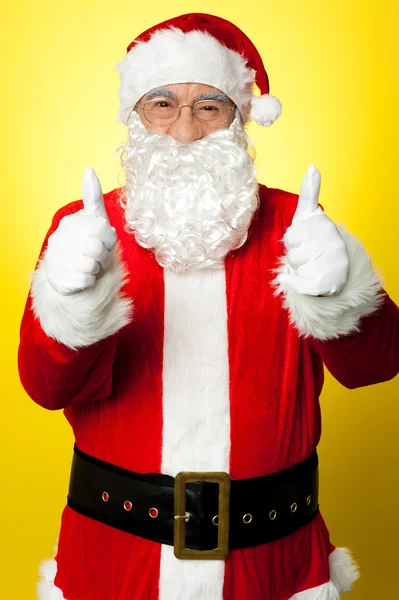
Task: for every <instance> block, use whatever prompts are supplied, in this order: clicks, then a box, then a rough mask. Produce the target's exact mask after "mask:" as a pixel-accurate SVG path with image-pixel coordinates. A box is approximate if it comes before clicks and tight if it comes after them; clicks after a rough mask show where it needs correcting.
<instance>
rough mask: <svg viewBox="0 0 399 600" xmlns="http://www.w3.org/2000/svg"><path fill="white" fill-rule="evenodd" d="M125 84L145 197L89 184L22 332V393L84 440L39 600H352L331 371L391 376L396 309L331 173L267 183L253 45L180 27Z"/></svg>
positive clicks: (271, 102) (145, 41)
mask: <svg viewBox="0 0 399 600" xmlns="http://www.w3.org/2000/svg"><path fill="white" fill-rule="evenodd" d="M119 69H120V72H121V79H122V83H121V92H120V99H121V110H120V117H121V119H122V120H123V121H124V122H125V123H126V124H127V127H128V141H127V143H126V146H125V147H124V148H123V149H122V156H121V158H122V164H123V166H124V168H125V171H126V185H125V187H124V188H123V189H122V190H114V191H113V192H110V193H108V194H106V195H105V197H104V198H103V196H102V193H101V188H100V185H99V182H98V180H97V178H96V176H95V174H94V172H93V171H92V170H90V169H89V170H88V171H87V173H86V174H85V176H84V180H83V204H82V202H81V201H79V202H73V203H71V204H69V205H68V206H66V207H64V208H62V209H61V210H59V211H58V212H57V214H56V215H55V217H54V220H53V223H52V226H51V228H50V230H49V233H48V235H47V236H46V239H45V241H44V244H43V248H42V252H41V256H40V261H39V262H38V265H37V269H36V271H35V274H34V277H33V281H32V288H31V292H30V295H29V298H28V302H27V306H26V309H25V313H24V316H23V322H22V326H21V345H20V353H19V367H20V375H21V380H22V382H23V384H24V386H25V389H26V390H27V392H28V393H29V394H30V396H31V397H32V399H33V400H34V401H35V402H37V403H38V404H40V405H41V406H43V407H45V408H48V409H59V408H63V409H64V412H65V416H66V417H67V419H68V420H69V422H70V423H71V426H72V427H73V430H74V434H75V438H76V447H75V452H74V459H73V467H72V473H71V482H70V488H69V494H68V504H67V506H66V507H65V510H64V512H63V515H62V524H61V532H60V538H59V543H58V550H57V556H56V561H54V560H53V561H49V562H47V563H46V564H45V565H44V566H43V567H42V576H43V580H42V582H41V584H40V587H39V597H40V598H42V599H44V598H45V599H52V600H54V599H62V598H65V599H66V600H110V599H112V600H127V599H129V600H155V599H158V598H159V599H161V600H183V599H184V600H194V599H200V600H221V599H222V598H223V599H225V600H227V599H228V600H243V599H251V600H258V599H259V600H260V599H267V600H271V599H273V600H317V599H321V598H323V599H324V600H333V599H334V600H336V599H337V598H339V596H340V593H341V592H344V591H347V590H348V589H349V588H350V587H351V585H352V583H353V581H354V580H355V579H356V577H357V569H356V566H355V565H354V563H353V561H352V559H351V557H350V554H349V552H348V551H347V550H345V549H343V548H335V547H334V546H333V544H332V543H331V542H330V540H329V534H328V531H327V528H326V525H325V523H324V521H323V518H322V516H321V513H320V511H319V510H318V480H317V454H316V452H315V449H316V446H317V444H318V442H319V439H320V432H321V426H320V407H319V402H318V398H319V395H320V392H321V389H322V385H323V362H324V363H325V364H326V365H327V367H328V368H329V370H330V371H331V372H332V374H333V375H334V376H335V377H336V378H337V379H338V381H340V382H341V383H343V384H344V385H346V386H348V387H357V386H361V385H368V384H371V383H377V382H379V381H385V380H387V379H390V378H392V377H394V376H395V375H396V374H397V373H398V371H399V362H398V356H399V353H398V352H396V348H397V344H398V335H397V333H396V332H397V331H398V326H399V311H398V308H397V307H396V305H395V304H394V303H393V302H392V301H391V300H390V298H389V297H388V296H387V294H386V293H385V292H384V291H383V290H382V289H381V285H380V283H379V280H378V277H377V275H376V274H375V272H374V270H373V268H372V265H371V262H370V259H369V257H368V255H367V253H366V252H365V250H364V249H363V248H362V246H361V245H360V244H359V243H358V242H357V241H356V240H354V239H353V238H352V237H351V236H350V234H348V233H347V232H345V231H344V230H343V229H340V230H338V229H337V228H336V226H335V225H334V224H333V223H332V221H331V220H330V219H329V218H328V217H327V216H326V215H325V214H324V213H323V211H322V210H321V208H320V207H319V205H318V195H319V186H320V176H319V173H318V171H317V169H316V168H315V167H313V166H312V167H310V168H309V170H308V172H307V174H306V175H305V178H304V181H303V184H302V188H301V193H300V195H299V198H298V196H295V195H293V194H289V193H286V192H283V191H280V190H273V189H269V188H267V187H266V186H263V185H260V186H259V185H258V184H257V182H256V179H255V169H254V164H253V160H252V158H251V157H250V155H249V153H248V140H247V137H246V134H245V131H244V129H243V124H245V122H246V121H247V119H248V118H249V115H250V114H251V116H252V118H254V119H255V120H256V121H257V122H259V123H261V124H264V125H270V124H271V123H272V122H273V121H274V120H275V119H276V118H277V117H278V116H279V114H280V110H281V107H280V104H279V102H278V100H277V99H276V98H273V97H271V96H270V95H269V94H268V91H269V88H268V79H267V75H266V72H265V70H264V67H263V65H262V62H261V59H260V57H259V55H258V53H257V51H256V49H255V48H254V46H253V44H251V42H250V40H249V39H248V38H247V37H246V36H245V35H244V34H243V33H242V32H241V31H240V30H238V29H237V28H236V27H235V26H233V25H232V24H231V23H229V22H227V21H224V20H222V19H219V18H217V17H213V16H210V15H202V14H198V15H197V14H190V15H183V16H181V17H177V18H176V19H173V20H172V21H169V22H167V23H162V24H160V25H158V26H156V27H154V28H152V29H151V30H149V31H147V32H145V33H144V34H142V35H141V36H139V38H137V39H136V40H135V41H134V42H133V43H132V44H131V46H129V48H128V53H127V55H126V57H125V59H124V60H123V61H122V63H121V64H120V66H119ZM253 70H255V71H256V83H257V84H258V87H259V88H260V90H261V93H262V96H261V97H260V98H256V99H255V98H252V97H251V85H252V83H253V79H254V74H253ZM182 472H184V473H183V474H182ZM204 558H207V559H209V560H204Z"/></svg>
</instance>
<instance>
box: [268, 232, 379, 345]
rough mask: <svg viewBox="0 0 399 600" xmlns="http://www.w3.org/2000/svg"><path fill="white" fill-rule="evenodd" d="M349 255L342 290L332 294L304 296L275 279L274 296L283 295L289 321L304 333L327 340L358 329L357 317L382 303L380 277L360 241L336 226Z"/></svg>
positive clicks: (362, 315)
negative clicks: (346, 279) (347, 268)
mask: <svg viewBox="0 0 399 600" xmlns="http://www.w3.org/2000/svg"><path fill="white" fill-rule="evenodd" d="M338 229H339V232H340V234H341V236H342V238H343V239H344V242H345V244H346V249H347V251H348V255H349V277H348V281H347V283H346V284H345V287H344V288H343V290H342V291H341V292H340V293H339V294H336V295H334V296H325V297H324V296H323V297H317V296H307V295H303V294H297V293H296V292H293V291H292V290H291V289H286V288H285V287H284V286H283V285H282V284H280V283H279V282H278V281H277V280H275V282H274V283H275V286H276V292H275V293H276V295H279V294H282V295H283V305H284V307H285V308H286V309H288V311H289V313H290V321H291V323H292V324H293V325H295V327H296V328H297V330H298V331H299V333H300V334H301V335H303V336H311V337H314V338H317V339H319V340H329V339H334V338H338V337H340V336H344V335H348V334H350V333H353V332H356V331H359V324H360V320H361V319H362V318H363V317H366V316H368V315H371V314H373V313H375V312H376V311H377V310H378V308H379V307H380V306H381V304H382V303H383V296H382V294H381V290H382V287H381V280H380V277H379V276H378V274H377V273H376V271H375V270H374V268H373V265H372V263H371V259H370V257H369V255H368V254H367V252H366V250H365V249H364V247H363V246H362V244H361V243H360V242H359V241H358V240H357V239H356V238H355V237H354V236H352V235H351V234H350V233H348V232H347V231H346V230H345V228H344V227H342V226H340V227H338ZM286 265H287V258H286V256H284V257H283V258H282V259H281V266H280V268H279V269H278V272H279V273H284V272H285V268H286Z"/></svg>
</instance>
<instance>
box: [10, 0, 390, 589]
mask: <svg viewBox="0 0 399 600" xmlns="http://www.w3.org/2000/svg"><path fill="white" fill-rule="evenodd" d="M396 6H397V4H396V2H395V1H394V0H392V1H391V2H388V1H385V2H381V1H377V0H367V2H366V3H361V2H359V0H334V1H333V0H327V1H324V2H323V1H320V0H317V1H313V0H303V1H301V2H299V1H298V0H281V1H279V2H276V0H274V1H273V2H271V1H270V2H269V1H265V0H263V1H262V2H258V3H257V2H254V1H253V0H247V2H245V3H240V4H236V5H233V4H232V2H231V0H229V1H226V0H220V1H219V2H214V1H213V2H210V1H208V0H203V1H202V2H190V3H184V2H181V1H180V2H179V1H177V0H172V1H169V2H161V1H158V0H153V1H152V2H126V0H124V1H123V2H121V1H120V0H114V1H113V2H109V1H107V2H105V1H99V0H96V1H94V0H91V1H87V0H86V1H85V0H83V1H82V0H79V1H76V0H69V1H68V2H60V3H58V2H49V1H45V0H36V1H35V2H31V1H28V0H23V1H22V2H14V3H7V7H6V9H4V8H3V9H2V11H3V14H2V15H1V16H0V23H2V28H3V32H2V34H1V36H0V45H1V54H0V56H1V61H2V90H1V96H0V97H1V103H2V109H1V111H0V118H1V132H2V144H1V150H2V157H1V165H2V169H1V170H2V176H1V186H2V192H1V200H2V210H3V212H2V219H3V226H2V227H1V238H2V243H3V248H2V250H1V257H2V279H1V281H2V294H1V296H2V302H3V307H2V315H3V319H2V321H3V323H2V333H3V334H2V340H3V342H4V343H3V344H2V360H1V364H2V368H3V369H4V372H3V374H2V394H1V395H2V402H1V419H0V428H1V429H0V439H1V444H2V448H1V481H0V502H1V506H0V519H1V529H0V531H1V534H0V535H1V545H0V552H1V556H0V565H1V567H0V570H1V573H2V576H1V581H2V584H1V587H2V591H1V597H2V598H3V599H4V600H20V599H21V600H22V599H23V600H31V599H32V600H33V598H34V597H35V593H34V585H35V580H36V568H37V564H38V563H39V562H40V561H41V560H42V559H43V558H46V557H49V556H52V550H53V545H54V544H55V541H56V537H57V534H58V527H59V518H60V513H61V510H62V508H63V505H64V502H65V496H66V489H67V483H68V471H69V465H70V458H71V451H72V436H71V432H70V430H69V427H68V425H67V423H66V421H65V420H64V417H63V415H62V413H61V412H59V413H51V412H46V411H45V410H43V409H41V408H39V407H38V406H36V405H35V404H34V403H33V402H32V401H31V400H30V399H29V398H28V397H27V396H26V394H25V393H24V391H23V390H22V388H21V386H20V384H19V379H18V375H17V371H16V352H17V344H18V328H19V322H20V318H21V314H22V310H23V305H24V303H25V299H26V295H27V292H28V282H29V272H30V271H31V270H32V269H33V268H34V265H35V261H36V258H37V255H38V252H39V248H40V245H41V242H42V239H43V236H44V234H45V232H46V230H47V228H48V226H49V223H50V220H51V217H52V215H53V213H54V212H55V211H56V209H57V208H59V207H60V206H62V205H63V204H66V203H68V202H70V201H71V200H74V199H77V198H79V197H80V180H81V176H82V174H83V172H84V170H85V169H86V167H87V166H88V165H89V164H91V165H93V166H94V167H95V169H96V171H97V173H98V175H99V177H100V180H101V181H102V185H103V189H104V190H105V191H108V190H109V189H111V188H113V187H116V185H117V178H118V175H119V173H120V169H119V167H118V164H117V162H116V161H115V159H114V150H115V149H116V147H117V146H118V145H119V144H120V143H122V142H123V141H124V139H125V132H124V128H123V127H122V126H121V125H119V124H117V122H116V116H115V115H116V112H117V108H118V100H117V92H118V75H117V73H116V72H115V71H114V66H115V65H116V64H117V62H118V61H119V60H121V59H122V58H123V55H124V52H125V47H126V46H127V44H128V43H129V42H130V41H131V39H133V38H134V37H135V36H136V35H138V34H139V33H140V32H141V31H143V30H144V29H146V28H147V27H149V26H151V25H153V24H154V23H155V22H159V21H162V20H164V19H166V18H169V17H172V16H175V15H178V14H181V13H185V12H191V11H202V12H209V13H215V14H217V15H219V16H222V17H224V18H227V19H230V20H231V21H233V22H235V23H236V24H237V25H239V26H240V27H241V28H242V29H243V30H244V31H245V32H246V33H247V34H248V35H249V37H250V38H251V39H252V40H253V42H254V43H255V45H256V46H257V47H258V49H259V51H260V53H261V55H262V57H263V59H264V63H265V66H266V68H267V70H268V73H269V76H270V82H271V92H272V93H275V94H276V95H277V96H278V97H279V98H280V99H281V101H282V103H283V106H284V109H283V116H282V117H281V118H280V119H279V120H278V121H277V123H275V124H274V125H273V127H271V128H261V127H257V126H253V127H251V128H250V134H251V136H252V137H253V139H254V141H255V143H256V146H257V151H258V158H257V165H258V168H259V179H260V180H261V181H264V182H265V183H266V184H268V185H269V186H274V187H280V188H283V189H287V190H290V191H298V190H299V186H300V182H301V179H302V176H303V174H304V173H305V171H306V169H307V167H308V165H309V164H310V163H312V162H313V163H315V164H316V165H317V166H318V168H319V169H320V171H321V173H322V193H321V203H322V204H323V205H324V207H325V210H326V211H327V213H328V214H329V216H331V217H332V218H333V219H334V220H335V221H336V222H344V223H345V224H346V225H347V226H348V228H349V229H350V230H352V231H353V232H354V233H355V234H356V235H358V236H359V237H360V238H361V239H362V240H363V242H364V244H365V246H366V248H367V249H368V250H369V252H370V253H371V255H372V256H373V258H374V261H375V264H376V265H377V267H378V268H380V269H381V270H382V272H383V274H384V278H385V286H386V289H387V290H388V292H389V293H390V294H391V296H392V297H393V298H394V299H396V300H397V301H398V300H399V276H398V271H397V266H398V258H397V257H398V250H397V248H398V219H399V208H398V184H397V181H398V165H397V161H398V156H397V146H398V134H399V130H398V125H397V122H398V110H399V102H398V100H399V98H398V66H399V65H398V60H397V59H398V53H397V30H398V9H397V8H396ZM395 35H396V37H394V36H395ZM398 399H399V379H397V380H395V381H392V382H389V383H385V384H381V385H378V386H374V387H370V388H365V389H360V390H356V391H348V390H346V389H344V388H343V387H341V386H340V385H338V383H336V382H335V381H334V380H332V378H331V377H329V376H328V378H327V382H326V386H325V389H324V392H323V396H322V399H321V403H322V411H323V428H324V429H323V436H322V442H321V444H320V447H319V450H320V457H321V506H322V510H323V514H324V517H325V519H326V521H327V524H328V526H329V529H330V531H331V537H332V541H333V542H334V543H335V544H336V545H338V546H339V545H343V546H347V547H349V548H351V549H352V551H353V553H354V555H355V557H356V559H357V560H358V561H359V563H360V567H361V570H362V574H363V576H362V579H361V580H360V581H359V583H357V584H356V586H355V588H354V591H353V592H351V593H350V594H349V595H348V596H349V597H350V598H353V600H356V599H357V600H360V599H361V600H376V599H378V600H379V599H385V598H387V599H388V598H389V599H393V598H396V597H397V589H398V586H397V579H398V574H397V563H398V552H397V537H398V534H399V517H398V514H399V475H398V464H399V443H398V435H397V425H398V417H399V408H398ZM93 600H95V599H93ZM109 600H112V599H109ZM132 600H133V599H132ZM243 600H250V599H243Z"/></svg>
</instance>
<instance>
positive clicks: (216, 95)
mask: <svg viewBox="0 0 399 600" xmlns="http://www.w3.org/2000/svg"><path fill="white" fill-rule="evenodd" d="M160 98H162V99H166V100H167V99H171V100H172V101H173V100H174V101H176V102H177V104H178V105H181V104H188V105H190V106H193V105H194V104H195V102H199V101H204V100H207V101H212V100H213V101H215V100H216V101H219V102H220V101H223V102H227V104H228V107H229V108H230V107H232V110H230V111H229V112H228V114H227V120H226V121H224V122H223V123H220V122H212V121H211V122H203V121H200V120H199V119H197V118H196V117H195V116H194V114H193V111H192V109H191V108H190V106H182V108H181V109H180V117H179V118H178V119H177V120H176V121H174V122H172V123H169V122H166V123H165V124H164V123H162V124H159V123H157V124H155V123H151V122H150V121H148V119H147V118H146V117H145V114H144V111H143V106H144V105H145V104H146V102H148V101H150V100H155V99H160ZM198 106H200V107H201V108H200V111H201V110H203V111H209V107H207V106H206V102H204V103H201V105H198ZM166 107H167V106H166V105H165V108H166ZM136 110H137V113H138V114H139V116H140V119H141V121H142V123H143V125H144V126H145V128H146V129H149V130H152V131H156V132H157V133H163V134H167V135H170V136H172V137H174V138H175V139H176V140H178V141H179V142H182V143H184V144H189V143H191V142H195V141H196V140H199V139H201V138H204V137H206V136H207V135H209V134H210V133H213V132H214V131H216V130H217V129H226V128H228V127H230V125H231V123H232V122H233V120H234V117H235V109H234V104H233V102H232V101H231V100H230V99H229V98H228V97H227V96H226V95H225V94H224V93H223V92H221V91H220V90H218V89H216V88H214V87H212V86H210V85H204V84H202V83H175V84H170V85H165V86H162V88H156V89H154V90H150V91H149V92H148V93H147V94H145V96H143V97H142V98H140V100H139V102H138V104H137V107H136ZM208 115H209V112H208Z"/></svg>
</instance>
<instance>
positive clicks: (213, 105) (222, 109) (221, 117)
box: [194, 100, 233, 123]
mask: <svg viewBox="0 0 399 600" xmlns="http://www.w3.org/2000/svg"><path fill="white" fill-rule="evenodd" d="M232 108H233V105H232V104H231V103H230V102H222V101H217V100H200V101H199V102H196V103H195V104H194V114H195V116H196V117H197V119H199V120H200V121H202V122H203V123H211V122H217V123H224V121H227V119H228V118H229V116H230V114H231V111H232Z"/></svg>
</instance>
